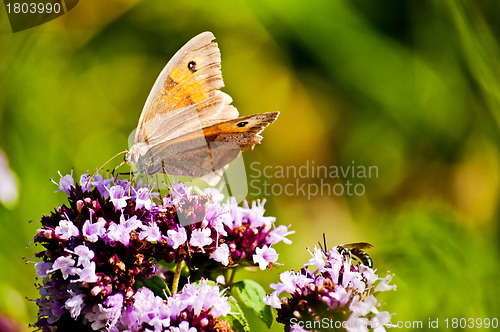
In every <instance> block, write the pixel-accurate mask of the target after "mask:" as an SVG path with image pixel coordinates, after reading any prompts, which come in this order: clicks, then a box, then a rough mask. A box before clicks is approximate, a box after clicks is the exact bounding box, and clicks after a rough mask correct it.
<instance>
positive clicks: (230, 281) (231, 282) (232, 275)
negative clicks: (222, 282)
mask: <svg viewBox="0 0 500 332" xmlns="http://www.w3.org/2000/svg"><path fill="white" fill-rule="evenodd" d="M236 270H237V268H233V271H231V277H230V278H229V282H228V284H227V285H228V286H230V285H232V284H233V281H234V275H235V274H236Z"/></svg>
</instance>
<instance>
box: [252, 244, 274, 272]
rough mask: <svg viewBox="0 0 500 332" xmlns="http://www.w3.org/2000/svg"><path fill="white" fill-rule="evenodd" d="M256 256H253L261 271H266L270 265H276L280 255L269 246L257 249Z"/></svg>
mask: <svg viewBox="0 0 500 332" xmlns="http://www.w3.org/2000/svg"><path fill="white" fill-rule="evenodd" d="M255 252H256V253H255V254H254V255H253V261H254V263H257V264H259V268H260V269H261V270H265V269H266V267H267V266H268V265H269V264H270V263H276V261H277V260H278V254H277V253H276V250H274V248H269V247H268V246H267V245H266V246H263V247H262V248H257V249H255Z"/></svg>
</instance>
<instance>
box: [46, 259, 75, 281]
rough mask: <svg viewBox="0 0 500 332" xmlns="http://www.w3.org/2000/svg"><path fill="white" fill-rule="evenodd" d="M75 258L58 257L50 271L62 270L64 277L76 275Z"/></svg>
mask: <svg viewBox="0 0 500 332" xmlns="http://www.w3.org/2000/svg"><path fill="white" fill-rule="evenodd" d="M74 266H75V260H74V259H73V258H71V257H65V256H60V257H58V258H57V259H56V261H55V262H54V264H53V265H52V269H51V270H50V272H54V271H57V270H61V273H62V275H63V279H67V278H68V276H70V275H74V274H75V273H76V268H75V267H74Z"/></svg>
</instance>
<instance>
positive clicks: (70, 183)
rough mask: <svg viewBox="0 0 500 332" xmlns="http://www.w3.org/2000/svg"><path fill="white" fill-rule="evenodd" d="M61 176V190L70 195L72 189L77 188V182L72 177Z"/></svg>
mask: <svg viewBox="0 0 500 332" xmlns="http://www.w3.org/2000/svg"><path fill="white" fill-rule="evenodd" d="M59 175H60V176H61V180H59V190H60V191H63V192H64V193H65V194H66V195H69V194H70V193H71V188H74V187H75V180H73V177H72V176H71V175H65V176H62V175H61V173H59Z"/></svg>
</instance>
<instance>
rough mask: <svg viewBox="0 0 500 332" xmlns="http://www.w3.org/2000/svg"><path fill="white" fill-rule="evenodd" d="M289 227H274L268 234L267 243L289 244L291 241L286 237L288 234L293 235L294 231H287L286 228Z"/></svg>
mask: <svg viewBox="0 0 500 332" xmlns="http://www.w3.org/2000/svg"><path fill="white" fill-rule="evenodd" d="M290 226H291V225H288V226H284V225H279V226H278V227H276V228H275V229H274V230H273V231H271V232H270V233H269V243H270V244H276V243H279V242H281V241H283V242H284V243H286V244H291V243H292V241H291V240H290V239H287V238H286V236H288V235H290V234H294V233H295V231H290V232H289V231H288V228H289V227H290Z"/></svg>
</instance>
